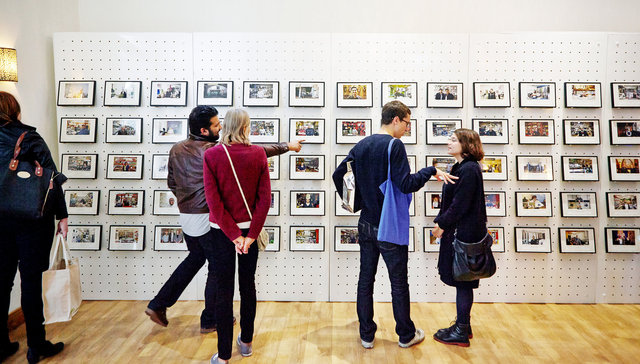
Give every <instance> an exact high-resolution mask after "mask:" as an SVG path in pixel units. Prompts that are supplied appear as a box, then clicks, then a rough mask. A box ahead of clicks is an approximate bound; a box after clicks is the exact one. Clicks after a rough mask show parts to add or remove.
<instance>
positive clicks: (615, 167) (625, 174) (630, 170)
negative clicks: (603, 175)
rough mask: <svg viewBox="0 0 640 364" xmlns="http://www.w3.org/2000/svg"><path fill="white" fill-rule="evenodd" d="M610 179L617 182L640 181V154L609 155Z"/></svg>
mask: <svg viewBox="0 0 640 364" xmlns="http://www.w3.org/2000/svg"><path fill="white" fill-rule="evenodd" d="M609 179H610V180H611V181H615V182H618V181H619V182H640V155H634V156H620V155H619V156H613V155H612V156H609Z"/></svg>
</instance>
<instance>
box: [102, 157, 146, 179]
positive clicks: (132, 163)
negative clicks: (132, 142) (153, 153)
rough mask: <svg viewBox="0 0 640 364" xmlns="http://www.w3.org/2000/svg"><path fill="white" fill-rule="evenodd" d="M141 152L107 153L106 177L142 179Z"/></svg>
mask: <svg viewBox="0 0 640 364" xmlns="http://www.w3.org/2000/svg"><path fill="white" fill-rule="evenodd" d="M143 159H144V156H143V155H142V154H134V155H128V154H109V155H107V164H108V166H107V178H108V179H142V169H143V168H142V163H143Z"/></svg>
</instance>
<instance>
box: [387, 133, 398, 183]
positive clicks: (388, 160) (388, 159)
mask: <svg viewBox="0 0 640 364" xmlns="http://www.w3.org/2000/svg"><path fill="white" fill-rule="evenodd" d="M395 140H396V138H394V137H391V141H389V148H388V151H387V162H388V163H387V179H388V178H391V148H392V147H393V142H394V141H395Z"/></svg>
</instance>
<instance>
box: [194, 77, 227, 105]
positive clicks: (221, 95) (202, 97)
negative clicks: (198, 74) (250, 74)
mask: <svg viewBox="0 0 640 364" xmlns="http://www.w3.org/2000/svg"><path fill="white" fill-rule="evenodd" d="M197 103H198V106H199V105H210V106H233V81H198V99H197Z"/></svg>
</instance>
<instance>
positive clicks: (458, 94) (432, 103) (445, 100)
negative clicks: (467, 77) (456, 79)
mask: <svg viewBox="0 0 640 364" xmlns="http://www.w3.org/2000/svg"><path fill="white" fill-rule="evenodd" d="M427 107H452V108H461V107H462V83H451V82H448V83H434V82H429V83H427Z"/></svg>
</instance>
